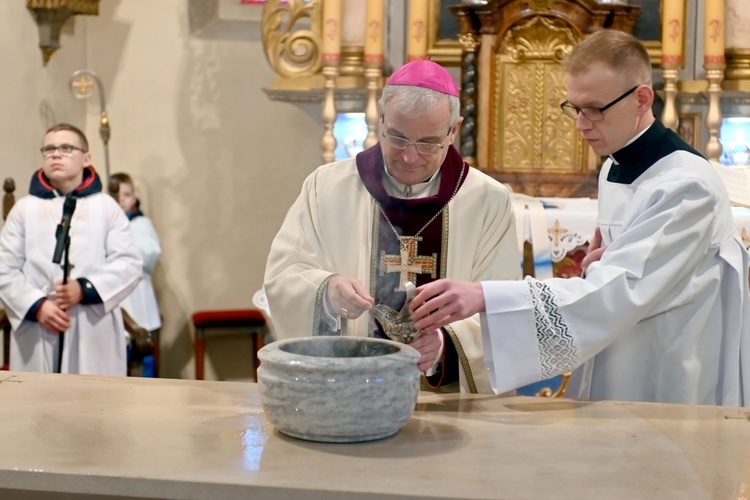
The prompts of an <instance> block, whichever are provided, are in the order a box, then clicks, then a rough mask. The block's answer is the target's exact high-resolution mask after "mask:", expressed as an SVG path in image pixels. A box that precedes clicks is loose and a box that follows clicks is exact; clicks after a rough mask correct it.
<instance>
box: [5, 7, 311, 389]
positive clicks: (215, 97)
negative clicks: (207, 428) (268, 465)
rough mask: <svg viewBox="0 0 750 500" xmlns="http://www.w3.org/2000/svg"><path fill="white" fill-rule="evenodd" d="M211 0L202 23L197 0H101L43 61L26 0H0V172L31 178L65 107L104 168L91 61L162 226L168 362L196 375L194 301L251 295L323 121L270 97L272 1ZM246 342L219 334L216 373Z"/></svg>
mask: <svg viewBox="0 0 750 500" xmlns="http://www.w3.org/2000/svg"><path fill="white" fill-rule="evenodd" d="M202 1H203V2H205V3H209V4H211V3H213V4H214V6H216V7H217V8H218V10H219V12H218V15H217V17H216V20H215V22H208V23H204V24H203V25H200V26H199V27H200V31H198V29H197V28H196V26H197V25H196V23H192V24H191V23H190V22H189V12H188V9H189V6H190V3H189V2H188V0H159V1H153V0H127V1H121V0H102V2H101V5H100V13H99V15H98V16H96V17H82V16H79V17H77V18H75V19H73V20H70V21H68V23H67V24H66V26H65V28H64V33H63V37H62V48H61V49H60V50H58V51H57V52H56V53H55V54H54V55H53V56H52V59H51V60H50V62H49V64H48V66H47V67H46V68H45V67H43V66H42V62H41V55H40V52H39V49H38V47H37V44H38V35H37V30H36V26H35V24H34V21H33V19H32V17H31V15H30V13H29V12H28V11H27V10H26V7H25V3H24V2H8V1H3V2H0V46H2V47H3V50H2V51H0V68H2V73H3V78H2V79H0V109H2V110H3V111H2V117H3V119H2V120H0V128H1V132H2V133H0V151H2V152H3V164H2V167H0V168H2V174H3V178H5V177H9V176H10V177H14V178H15V179H16V181H17V186H18V190H17V194H18V195H23V194H25V193H26V192H27V191H28V179H29V177H30V175H31V173H32V172H33V170H35V169H36V168H39V167H40V166H41V162H40V156H39V153H38V148H39V144H40V142H41V136H42V134H43V132H44V130H45V129H46V127H47V126H48V125H50V124H52V123H53V122H57V121H70V122H72V123H74V124H79V125H81V126H82V127H83V128H84V130H85V131H86V133H87V135H88V137H89V142H90V143H91V145H92V148H91V149H92V153H93V157H94V162H95V165H96V166H98V169H99V171H100V172H103V171H104V154H103V146H102V143H101V141H100V140H99V135H98V126H99V100H98V95H97V96H95V97H93V98H91V99H89V100H86V101H78V100H76V99H75V98H74V97H73V96H72V94H71V93H70V91H69V90H68V79H69V78H70V76H71V75H72V73H73V72H74V71H75V70H77V69H81V68H88V69H91V70H93V71H95V72H96V73H97V74H98V75H99V77H100V78H101V80H102V81H103V83H104V86H105V89H106V92H107V109H108V112H109V118H110V123H111V126H112V138H111V141H110V147H109V149H110V162H111V171H112V172H115V171H127V172H129V173H130V174H131V175H133V177H134V178H135V180H136V184H137V186H136V189H137V194H138V195H139V196H140V197H141V198H142V199H143V202H144V209H145V212H146V214H147V215H148V216H150V217H151V219H152V220H153V222H154V224H155V226H156V228H157V230H158V232H159V234H160V236H161V239H162V246H163V254H162V258H161V261H160V264H159V266H158V267H157V270H156V273H155V285H156V292H157V296H158V298H159V301H160V306H161V312H162V315H163V317H164V327H163V329H162V341H161V348H162V363H161V375H162V376H166V377H178V378H192V377H193V376H194V365H193V359H192V335H193V332H192V329H191V326H190V315H191V314H192V312H194V311H196V310H200V309H210V308H243V307H251V297H252V294H253V292H255V291H256V290H257V289H258V288H260V286H261V284H262V278H263V270H264V266H265V259H266V255H267V253H268V248H269V246H270V243H271V240H272V238H273V236H274V235H275V233H276V231H277V229H278V227H279V225H280V224H281V221H282V219H283V217H284V214H285V213H286V210H287V208H288V207H289V205H290V204H291V203H292V202H293V200H294V198H295V197H296V195H297V193H298V192H299V188H300V186H301V183H302V181H303V179H304V177H305V176H306V175H307V174H308V173H309V172H311V171H312V170H313V169H314V168H315V167H316V166H317V165H318V163H319V158H320V148H319V144H320V135H321V134H322V127H321V126H320V125H319V124H318V113H319V108H318V107H317V106H312V107H308V108H307V109H302V108H301V107H298V106H295V105H292V104H287V103H278V102H272V101H271V100H270V99H269V98H268V97H267V96H266V95H265V93H264V92H263V90H262V88H263V87H264V86H269V85H270V84H271V82H272V79H273V73H272V70H271V69H270V67H269V65H268V63H267V62H266V59H265V57H264V55H263V47H262V43H261V41H260V35H259V31H260V25H259V23H257V22H253V19H260V12H261V10H262V8H260V7H257V6H237V5H235V4H236V3H237V2H234V1H231V0H227V1H224V0H219V1H218V2H216V1H214V0H202ZM230 4H231V5H230ZM194 6H195V5H194ZM238 9H242V10H238ZM191 26H192V27H191ZM249 349H250V343H249V342H244V341H238V340H234V339H231V338H229V339H223V340H218V339H217V340H216V341H215V342H213V343H211V342H209V345H208V353H207V360H206V361H207V367H206V369H207V373H206V378H209V379H210V378H217V377H218V378H222V379H224V378H238V377H245V376H248V374H249ZM242 365H244V366H245V367H244V368H243V369H242V370H235V369H234V368H233V367H237V366H242Z"/></svg>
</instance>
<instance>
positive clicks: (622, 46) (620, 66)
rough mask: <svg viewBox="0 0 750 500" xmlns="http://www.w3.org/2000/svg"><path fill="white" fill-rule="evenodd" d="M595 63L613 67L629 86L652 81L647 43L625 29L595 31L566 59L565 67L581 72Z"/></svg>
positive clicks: (567, 71) (570, 70)
mask: <svg viewBox="0 0 750 500" xmlns="http://www.w3.org/2000/svg"><path fill="white" fill-rule="evenodd" d="M596 63H603V64H605V65H607V66H609V67H610V68H612V69H613V70H614V71H615V72H616V73H617V74H618V75H620V76H621V77H622V79H623V82H624V83H626V86H628V87H629V86H633V85H651V84H652V69H651V59H650V58H649V55H648V51H647V50H646V47H644V46H643V44H642V43H641V42H640V41H639V40H638V39H637V38H635V37H634V36H633V35H629V34H628V33H625V32H623V31H618V30H613V29H603V30H599V31H595V32H594V33H592V34H591V35H589V36H588V37H586V39H585V40H583V41H582V42H581V43H579V44H578V45H577V46H576V47H575V48H574V49H573V52H572V53H571V54H570V55H569V56H568V57H567V59H565V61H563V70H564V71H565V73H567V74H569V75H575V74H580V73H583V72H585V71H587V70H588V68H589V66H590V65H592V64H596Z"/></svg>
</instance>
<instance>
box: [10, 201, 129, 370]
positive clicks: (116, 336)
mask: <svg viewBox="0 0 750 500" xmlns="http://www.w3.org/2000/svg"><path fill="white" fill-rule="evenodd" d="M64 200H65V198H64V197H63V196H58V197H56V198H53V199H41V198H37V197H34V196H26V197H23V198H21V199H20V200H18V202H17V203H16V204H15V206H14V207H13V210H11V212H10V214H9V215H8V220H7V221H6V222H5V225H4V226H3V230H2V234H0V300H2V303H3V305H4V307H5V311H6V313H7V314H8V319H9V320H10V323H11V326H12V328H13V332H12V337H11V349H10V369H11V370H19V371H36V372H52V371H55V368H56V365H57V356H58V342H59V339H60V336H59V335H58V334H55V333H50V332H48V331H47V330H46V328H44V327H43V326H42V325H41V324H39V323H37V322H34V321H28V320H26V319H24V317H25V316H26V313H27V312H28V311H29V309H30V308H31V306H32V305H33V304H34V303H36V302H37V300H39V299H40V298H42V297H46V296H47V295H48V293H49V292H50V290H53V289H54V283H55V282H57V281H59V280H61V279H62V277H63V271H62V268H61V267H60V265H59V264H53V263H52V254H53V253H54V249H55V242H56V236H55V233H56V228H57V225H58V224H59V222H60V219H61V217H62V207H63V201H64ZM70 263H71V264H72V265H73V267H72V269H71V270H70V275H69V278H68V279H69V280H74V279H76V278H78V277H83V278H87V279H88V280H89V281H90V282H91V284H92V285H93V286H94V287H95V288H96V291H97V292H98V294H99V296H100V297H101V299H102V303H101V304H90V305H83V304H78V305H76V306H74V307H72V308H70V309H69V310H68V314H69V315H70V328H69V329H68V331H66V332H65V343H64V350H63V358H62V369H61V371H62V373H81V374H95V375H125V374H126V370H127V367H126V345H125V335H124V331H123V328H124V327H123V322H122V315H121V313H120V309H119V307H118V306H119V304H120V302H121V301H122V299H124V298H125V297H126V296H127V295H128V294H129V293H130V292H131V291H132V290H133V288H135V286H136V285H137V284H138V281H139V280H140V277H141V258H140V256H139V255H138V250H137V248H136V246H135V244H134V242H133V239H132V237H131V234H130V230H129V229H128V220H127V218H126V217H125V214H124V213H123V211H122V209H121V208H120V206H119V205H118V204H117V203H116V202H115V201H114V199H112V197H111V196H109V195H104V194H101V193H97V194H93V195H90V196H86V197H83V198H79V199H78V201H77V204H76V210H75V212H74V213H73V217H72V219H71V223H70Z"/></svg>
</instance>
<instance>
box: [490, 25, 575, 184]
mask: <svg viewBox="0 0 750 500" xmlns="http://www.w3.org/2000/svg"><path fill="white" fill-rule="evenodd" d="M576 43H577V42H576V39H575V34H574V33H573V32H572V30H571V29H570V27H569V26H568V25H566V24H565V23H563V22H562V21H560V20H556V19H554V18H550V17H543V16H537V17H532V18H530V19H529V20H528V21H526V22H524V23H521V24H519V25H517V26H515V27H514V28H512V29H510V30H508V32H507V33H506V34H505V36H504V37H503V41H502V44H501V49H500V51H498V52H497V53H496V63H495V67H496V72H497V74H496V76H495V81H497V82H503V83H502V85H496V86H495V99H494V102H495V106H494V119H493V120H492V122H491V128H492V133H491V134H490V136H491V137H492V139H491V141H490V147H491V148H492V155H491V157H492V167H491V168H490V169H491V170H494V171H497V172H529V173H530V172H537V173H541V172H578V173H584V172H586V171H588V170H590V168H589V161H588V155H589V149H588V148H587V147H586V145H585V143H584V141H583V139H582V138H581V136H580V134H578V132H577V131H576V130H575V122H574V121H573V120H570V119H569V118H567V117H565V116H564V115H563V114H562V112H561V111H560V103H561V102H563V101H564V100H565V75H564V73H563V71H562V69H561V66H560V61H561V59H563V58H564V57H565V56H567V54H569V53H570V51H571V50H572V48H573V47H574V46H575V44H576Z"/></svg>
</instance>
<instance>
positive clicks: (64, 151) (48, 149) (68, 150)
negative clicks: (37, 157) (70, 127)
mask: <svg viewBox="0 0 750 500" xmlns="http://www.w3.org/2000/svg"><path fill="white" fill-rule="evenodd" d="M57 150H59V151H60V154H61V155H63V156H72V155H73V151H81V152H82V153H85V152H86V150H85V149H83V148H79V147H78V146H73V145H72V144H60V145H59V146H53V145H51V144H50V145H49V146H44V147H42V148H41V149H40V151H41V152H42V156H44V157H45V158H49V157H50V156H52V155H54V154H55V151H57Z"/></svg>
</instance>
